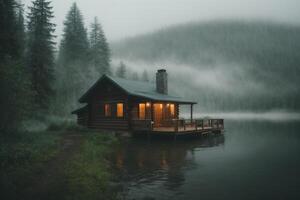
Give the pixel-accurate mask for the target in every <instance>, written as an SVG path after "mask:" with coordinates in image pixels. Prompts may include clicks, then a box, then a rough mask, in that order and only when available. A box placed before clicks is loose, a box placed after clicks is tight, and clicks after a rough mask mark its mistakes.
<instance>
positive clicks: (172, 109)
mask: <svg viewBox="0 0 300 200" xmlns="http://www.w3.org/2000/svg"><path fill="white" fill-rule="evenodd" d="M170 113H171V116H172V117H174V116H175V105H174V104H170Z"/></svg>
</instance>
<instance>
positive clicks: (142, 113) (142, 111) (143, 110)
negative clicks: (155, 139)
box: [139, 103, 146, 119]
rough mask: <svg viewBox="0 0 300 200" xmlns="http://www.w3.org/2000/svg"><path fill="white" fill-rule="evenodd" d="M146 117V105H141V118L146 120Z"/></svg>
mask: <svg viewBox="0 0 300 200" xmlns="http://www.w3.org/2000/svg"><path fill="white" fill-rule="evenodd" d="M145 117H146V105H145V104H144V103H140V104H139V118H140V119H145Z"/></svg>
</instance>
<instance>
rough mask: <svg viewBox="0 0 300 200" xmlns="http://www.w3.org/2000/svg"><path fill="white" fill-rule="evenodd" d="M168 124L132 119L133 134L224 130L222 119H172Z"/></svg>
mask: <svg viewBox="0 0 300 200" xmlns="http://www.w3.org/2000/svg"><path fill="white" fill-rule="evenodd" d="M165 124H169V125H168V126H156V125H155V124H154V122H153V121H151V120H139V119H136V120H132V122H131V128H132V132H133V133H134V134H135V135H153V136H159V135H160V136H202V135H207V134H210V133H222V132H223V131H224V119H194V120H193V119H192V120H185V119H172V120H171V121H168V122H166V123H165Z"/></svg>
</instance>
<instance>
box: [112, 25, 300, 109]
mask: <svg viewBox="0 0 300 200" xmlns="http://www.w3.org/2000/svg"><path fill="white" fill-rule="evenodd" d="M112 49H113V56H114V59H115V60H124V61H125V62H128V63H129V65H132V66H136V68H146V69H148V70H150V71H153V72H154V70H155V69H157V67H158V66H164V67H166V68H167V69H168V71H169V73H171V82H172V83H171V84H172V85H173V89H176V88H180V89H181V88H182V89H183V87H182V86H183V85H184V86H185V87H188V88H189V90H184V91H182V90H178V91H179V93H181V94H183V95H188V96H191V97H194V98H196V99H197V100H198V101H199V103H200V104H201V106H202V107H204V108H203V110H210V111H211V110H240V109H241V110H271V109H288V110H299V108H300V103H299V102H300V97H299V96H300V91H299V84H300V78H299V75H300V27H298V26H291V25H284V24H276V23H267V22H239V21H211V22H206V23H189V24H184V25H178V26H172V27H169V28H165V29H162V30H159V31H156V32H152V33H148V34H145V35H140V36H136V37H132V38H128V39H125V40H123V41H119V42H116V43H113V44H112ZM172 77H173V78H172ZM178 80H180V81H178ZM179 82H180V83H179ZM191 91H193V92H191Z"/></svg>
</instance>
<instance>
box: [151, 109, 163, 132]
mask: <svg viewBox="0 0 300 200" xmlns="http://www.w3.org/2000/svg"><path fill="white" fill-rule="evenodd" d="M153 111H154V115H153V117H154V126H155V127H158V126H162V119H163V104H160V103H155V104H153Z"/></svg>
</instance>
